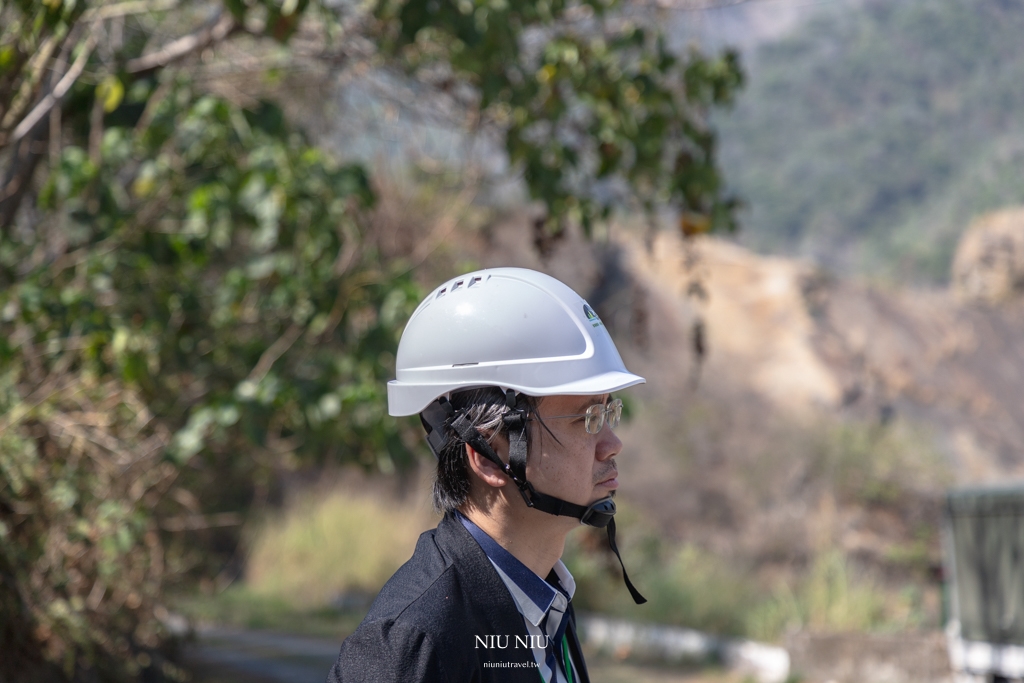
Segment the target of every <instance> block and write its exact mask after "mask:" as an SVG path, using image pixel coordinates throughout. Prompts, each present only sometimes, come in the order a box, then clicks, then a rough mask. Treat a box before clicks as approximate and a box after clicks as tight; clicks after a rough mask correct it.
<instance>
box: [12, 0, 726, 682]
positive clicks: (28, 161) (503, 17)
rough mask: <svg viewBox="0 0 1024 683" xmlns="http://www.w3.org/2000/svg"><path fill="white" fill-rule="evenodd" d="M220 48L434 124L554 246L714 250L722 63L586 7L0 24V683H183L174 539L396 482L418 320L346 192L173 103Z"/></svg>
mask: <svg viewBox="0 0 1024 683" xmlns="http://www.w3.org/2000/svg"><path fill="white" fill-rule="evenodd" d="M235 39H246V40H252V41H256V42H254V45H256V46H257V47H258V45H259V42H258V41H259V40H271V41H278V42H282V43H283V42H286V41H289V40H291V41H292V45H293V49H295V48H294V45H295V44H296V43H298V44H301V46H302V52H303V54H304V55H306V56H307V57H312V58H315V59H321V60H326V61H327V62H328V63H330V64H331V65H334V66H337V67H338V68H356V66H357V65H359V64H362V65H367V64H377V65H380V64H389V65H393V66H395V67H397V68H401V69H403V70H404V71H405V73H407V74H408V75H409V76H410V77H412V78H415V79H417V80H418V81H419V82H421V83H423V84H424V85H425V86H427V87H430V88H432V89H434V90H435V91H436V92H438V93H441V94H442V95H443V96H448V97H452V98H455V100H456V101H458V102H461V103H462V104H464V105H465V106H466V107H467V108H469V109H471V110H472V111H473V112H475V120H477V121H479V122H481V123H480V125H488V126H493V127H496V129H498V130H500V131H503V132H504V135H505V141H506V147H507V150H508V153H509V156H510V158H511V160H512V161H513V163H514V164H516V165H517V167H519V168H521V169H522V172H523V177H524V179H525V183H526V185H527V187H528V188H529V191H530V193H531V195H532V196H533V197H535V198H537V199H540V200H542V201H543V202H544V204H545V205H546V206H547V208H548V212H549V213H548V219H547V221H546V222H545V223H544V224H543V226H542V231H543V233H544V234H545V235H547V236H557V235H558V234H559V233H560V231H562V230H564V227H565V226H566V225H567V223H568V222H578V223H579V224H581V225H582V226H584V227H585V228H587V229H589V226H590V225H591V224H592V221H593V220H594V219H595V218H597V217H600V216H602V215H605V216H606V215H607V214H608V212H609V211H610V210H611V208H612V207H613V206H614V205H615V204H616V203H617V202H622V201H624V200H625V198H626V197H627V196H628V197H632V198H634V199H635V200H636V201H638V202H639V203H640V205H641V206H643V207H644V208H645V209H647V210H649V211H653V210H654V209H655V208H656V207H657V206H659V205H662V204H665V203H669V204H671V205H674V206H675V207H677V208H678V209H679V210H680V211H681V212H682V213H683V215H684V216H686V217H687V220H686V221H685V222H686V224H687V225H700V226H703V227H702V228H701V229H702V230H704V229H709V228H719V229H721V228H726V229H728V228H730V227H731V226H732V221H733V218H732V209H733V202H732V201H731V200H729V199H728V198H727V197H725V196H724V195H723V193H722V185H721V180H720V177H719V175H718V173H717V171H716V169H715V165H714V136H713V134H712V132H711V131H710V130H709V129H708V128H707V126H706V125H705V114H706V110H707V109H708V107H710V106H712V105H716V104H724V103H727V102H728V101H729V100H730V98H731V95H732V92H733V90H734V89H735V88H736V87H737V86H738V85H739V83H740V79H741V76H740V72H739V69H738V65H737V62H736V59H735V57H734V56H733V55H731V54H726V55H724V56H723V57H721V58H719V59H707V58H705V57H703V56H701V55H699V54H696V53H691V54H690V55H689V56H688V57H687V58H686V59H678V58H677V57H675V56H673V55H671V54H669V52H668V51H667V50H666V49H665V46H664V44H663V42H662V41H661V40H660V39H659V38H658V37H657V36H655V35H652V34H650V33H649V32H647V31H644V30H642V29H641V28H639V27H638V26H637V25H635V24H634V23H631V22H629V21H626V20H624V19H622V18H621V15H615V14H613V13H611V12H610V9H609V7H608V6H606V5H605V4H604V3H602V2H597V1H593V2H579V3H571V4H570V3H565V2H561V1H556V2H524V1H520V0H513V1H509V0H490V1H489V2H473V1H472V0H458V1H457V2H449V1H447V0H429V1H428V2H421V1H419V0H408V1H406V2H401V1H399V2H385V3H382V4H379V5H376V6H375V7H373V8H370V9H365V8H364V7H362V6H356V5H355V4H353V3H345V2H341V3H315V2H313V3H311V2H308V0H284V2H278V1H274V0H252V1H249V2H241V1H239V0H228V1H226V2H224V3H219V2H178V1H176V0H124V1H122V2H93V3H89V2H83V1H82V0H77V1H76V0H46V1H45V2H29V1H27V0H19V1H16V2H10V1H4V2H0V159H2V164H0V575H2V577H3V581H2V583H0V650H2V651H3V653H4V656H3V657H2V658H0V680H5V679H10V680H13V679H15V678H17V679H19V680H20V679H21V678H22V677H24V676H25V675H26V672H33V673H32V675H33V676H35V677H36V678H38V679H40V680H45V679H47V678H52V679H54V680H61V679H83V680H84V679H94V678H98V679H101V680H119V679H126V678H130V677H132V676H135V675H136V674H138V673H139V672H140V671H143V670H146V671H149V672H150V673H151V674H163V675H166V676H170V677H174V676H177V675H178V674H179V673H180V672H178V671H177V670H176V669H175V667H174V665H173V664H172V663H171V662H170V661H168V660H166V659H165V658H164V657H163V656H162V655H161V650H160V646H161V643H162V642H163V639H164V635H165V633H164V629H163V626H162V625H161V619H163V620H166V610H165V609H164V608H163V607H162V606H161V605H160V591H161V588H162V587H163V586H164V585H165V584H166V583H167V582H169V581H175V580H178V579H179V578H180V577H181V576H182V575H183V573H186V572H188V571H191V570H193V569H198V570H199V571H207V570H209V567H204V566H203V565H202V559H201V557H200V556H199V555H198V554H197V553H196V551H195V549H194V548H193V547H192V544H190V543H188V542H186V541H187V539H183V538H182V537H181V534H180V533H179V532H182V531H189V530H192V531H195V530H200V529H209V528H215V527H218V526H225V525H232V524H237V523H238V522H239V520H240V516H239V514H238V513H239V512H242V511H244V510H245V509H246V507H247V506H248V505H250V504H251V503H252V501H253V499H254V496H255V497H259V496H260V495H266V490H267V487H268V486H269V485H270V483H271V479H272V477H273V476H274V473H275V472H276V471H279V469H280V468H282V467H287V466H290V464H293V463H295V462H297V461H305V462H311V461H312V462H316V461H322V460H324V459H332V460H341V461H355V462H360V463H362V464H364V465H365V466H372V467H379V468H382V469H384V470H389V469H393V468H394V467H395V466H396V464H401V463H403V462H408V461H409V459H410V457H411V450H412V448H413V446H412V445H411V444H412V443H413V441H411V440H410V438H411V435H410V433H409V432H408V430H407V428H408V424H407V423H401V424H398V425H396V423H395V422H394V421H392V420H388V419H386V400H385V392H384V385H385V380H386V379H388V377H389V376H390V373H391V372H392V370H391V367H392V365H393V357H394V352H395V348H396V345H397V339H398V335H399V332H400V330H401V325H402V323H403V321H404V320H405V318H406V317H407V316H408V314H409V313H410V311H411V307H412V306H413V305H414V304H415V302H416V301H417V300H418V298H419V293H418V291H417V289H416V287H415V286H414V284H413V283H412V281H411V279H410V276H409V274H408V272H407V271H408V267H407V266H404V265H403V263H402V262H401V260H396V259H394V258H391V257H389V256H388V255H387V254H386V253H385V252H384V251H383V250H382V249H381V247H380V244H379V243H378V240H377V236H376V235H375V234H374V232H373V231H372V230H371V229H370V228H369V223H368V221H367V220H366V212H367V210H368V209H369V208H370V207H371V206H372V204H373V201H374V195H373V192H372V189H371V184H370V182H369V179H368V177H367V175H366V173H365V171H364V170H363V169H362V168H360V167H358V166H354V165H339V164H337V163H335V162H333V161H332V160H331V159H329V158H327V157H326V156H325V155H324V154H323V153H322V152H320V151H319V150H317V149H316V148H315V147H313V146H311V145H310V143H309V142H308V141H307V140H306V138H305V137H304V136H303V135H302V134H301V133H299V132H297V131H296V130H294V129H292V128H290V127H289V126H288V125H287V123H286V122H285V121H284V118H283V116H282V114H281V110H280V109H279V108H278V107H276V106H275V105H273V104H271V103H269V102H261V103H258V104H255V105H253V106H248V107H242V106H239V105H238V104H234V103H232V102H229V101H227V100H225V99H222V98H218V97H215V96H213V95H211V94H210V93H209V92H208V91H204V89H203V88H202V87H200V86H199V85H197V84H196V82H194V80H193V79H190V74H192V73H194V71H195V68H196V64H197V63H198V61H199V60H200V55H202V54H203V53H205V52H206V51H208V50H211V49H213V48H215V47H216V46H218V45H220V44H222V43H224V42H225V41H228V40H235ZM627 190H628V192H627ZM695 217H696V218H695ZM261 492H262V493H261ZM208 540H209V539H208Z"/></svg>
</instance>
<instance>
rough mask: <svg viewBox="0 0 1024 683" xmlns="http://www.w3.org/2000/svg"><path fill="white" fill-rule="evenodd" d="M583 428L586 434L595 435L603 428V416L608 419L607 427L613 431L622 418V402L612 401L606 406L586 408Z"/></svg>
mask: <svg viewBox="0 0 1024 683" xmlns="http://www.w3.org/2000/svg"><path fill="white" fill-rule="evenodd" d="M585 414H586V416H587V417H586V422H585V426H586V429H587V434H597V433H598V432H600V431H601V428H602V427H604V421H605V416H607V419H608V426H609V427H611V428H612V429H615V428H616V427H618V426H619V420H620V419H621V418H622V400H621V399H618V398H616V399H614V400H612V401H611V402H609V403H608V404H607V405H599V404H595V405H592V406H590V407H589V408H587V412H586V413H585Z"/></svg>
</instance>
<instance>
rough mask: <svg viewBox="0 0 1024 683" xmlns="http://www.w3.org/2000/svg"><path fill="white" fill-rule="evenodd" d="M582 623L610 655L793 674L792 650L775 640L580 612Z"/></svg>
mask: <svg viewBox="0 0 1024 683" xmlns="http://www.w3.org/2000/svg"><path fill="white" fill-rule="evenodd" d="M579 624H580V636H581V640H582V641H583V644H584V645H586V646H588V647H591V648H593V649H595V650H597V651H598V652H601V653H603V654H606V655H609V656H612V657H616V658H625V657H635V658H637V659H646V660H654V661H659V662H664V663H666V664H704V663H707V662H712V661H717V662H719V663H721V664H722V665H724V666H725V667H726V668H728V669H730V670H733V671H737V672H740V673H743V674H746V675H749V676H751V677H753V678H754V679H755V680H756V681H757V682H758V683H785V681H786V679H788V678H789V667H790V664H789V653H788V652H787V651H786V650H785V648H781V647H777V646H775V645H766V644H764V643H757V642H754V641H752V640H728V639H724V638H718V637H716V636H712V635H708V634H707V633H701V632H700V631H694V630H693V629H688V628H679V627H675V626H660V625H657V624H642V623H637V622H632V621H626V620H623V619H608V618H606V617H598V616H594V615H580V617H579Z"/></svg>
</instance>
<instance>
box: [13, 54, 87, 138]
mask: <svg viewBox="0 0 1024 683" xmlns="http://www.w3.org/2000/svg"><path fill="white" fill-rule="evenodd" d="M95 47H96V37H95V36H93V35H91V34H90V35H89V37H88V38H87V39H86V41H85V45H83V46H82V51H81V52H80V53H78V57H77V58H76V59H75V63H74V64H72V65H71V68H70V69H68V72H67V73H66V74H64V76H63V77H62V78H61V79H60V80H59V81H58V82H57V85H55V86H54V88H53V90H51V91H50V92H49V93H47V95H46V97H44V98H43V99H41V100H39V104H37V105H36V106H35V107H33V108H32V111H30V112H29V113H28V116H26V117H25V118H24V119H22V120H21V123H19V124H18V127H17V128H15V129H14V132H13V133H11V138H10V140H0V146H2V145H6V144H9V143H11V142H17V141H18V140H20V139H22V138H23V137H25V136H26V135H28V134H29V132H30V131H31V130H32V129H33V128H35V127H36V124H38V123H39V122H40V121H42V120H43V117H45V116H46V115H47V114H49V113H50V110H51V109H53V107H54V106H55V105H56V104H57V103H58V102H60V101H61V99H62V98H63V97H64V96H65V95H66V94H67V93H68V90H70V89H71V86H72V85H74V84H75V81H76V80H78V77H79V76H81V75H82V71H83V70H84V69H85V63H86V62H87V61H89V55H90V54H92V51H93V48H95Z"/></svg>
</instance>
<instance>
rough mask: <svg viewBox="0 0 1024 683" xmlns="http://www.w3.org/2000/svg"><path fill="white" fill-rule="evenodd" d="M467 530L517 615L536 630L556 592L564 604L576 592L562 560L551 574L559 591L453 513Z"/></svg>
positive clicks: (460, 516) (467, 521) (472, 524)
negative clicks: (556, 582)
mask: <svg viewBox="0 0 1024 683" xmlns="http://www.w3.org/2000/svg"><path fill="white" fill-rule="evenodd" d="M455 514H456V516H457V517H458V519H459V521H460V522H462V525H463V526H464V527H466V530H467V531H469V533H470V534H471V535H472V536H473V538H474V539H476V542H477V543H479V544H480V548H481V549H482V550H483V551H484V554H485V555H487V559H489V560H490V561H491V564H493V565H494V568H495V569H497V570H498V574H499V575H500V576H501V579H502V581H504V583H505V585H506V586H507V587H508V589H509V592H510V593H511V594H512V597H513V599H515V601H516V604H517V606H518V607H519V611H520V612H522V614H523V616H524V617H525V618H526V619H528V620H529V621H530V622H531V623H532V624H533V625H534V626H538V625H539V624H540V623H541V621H543V620H544V617H545V616H546V615H547V613H548V610H550V609H551V605H552V604H554V602H555V600H556V598H557V597H558V594H559V592H560V591H559V589H560V590H561V592H562V593H563V594H564V595H563V598H564V600H565V603H566V604H567V603H568V601H569V600H571V599H572V596H573V594H574V593H575V592H576V581H575V580H574V579H573V577H572V574H570V573H569V569H568V568H567V567H566V566H565V563H563V562H562V561H561V560H558V561H557V562H555V566H554V567H553V568H552V572H553V573H554V575H555V577H557V580H558V584H559V586H558V588H556V587H555V586H552V585H551V584H550V583H548V582H547V581H545V580H544V579H542V578H541V577H539V576H537V575H536V574H534V573H533V571H532V570H531V569H530V568H529V567H527V566H526V565H525V564H523V563H522V562H520V561H519V560H518V559H516V557H515V555H513V554H512V553H510V552H509V551H507V550H505V549H504V548H502V547H501V546H500V545H498V543H497V541H495V540H494V539H493V538H491V537H490V536H488V535H487V532H485V531H484V530H483V529H481V528H480V527H478V526H477V525H476V524H474V523H473V522H472V521H470V520H469V519H468V518H467V517H466V516H465V515H463V514H462V513H460V512H456V513H455Z"/></svg>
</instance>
